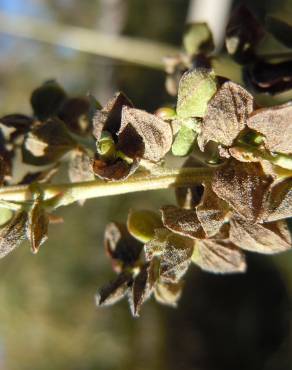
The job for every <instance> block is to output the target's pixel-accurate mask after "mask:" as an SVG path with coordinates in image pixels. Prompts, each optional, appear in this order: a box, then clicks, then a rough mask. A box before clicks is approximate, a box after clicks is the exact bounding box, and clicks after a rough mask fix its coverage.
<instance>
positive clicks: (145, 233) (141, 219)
mask: <svg viewBox="0 0 292 370" xmlns="http://www.w3.org/2000/svg"><path fill="white" fill-rule="evenodd" d="M162 226H163V225H162V221H161V218H160V217H159V215H158V214H157V213H155V212H153V211H149V210H139V211H133V210H131V211H130V213H129V216H128V221H127V227H128V230H129V233H130V234H131V235H132V236H133V237H134V238H136V239H137V240H139V241H141V242H142V243H147V242H148V241H149V240H151V239H153V238H154V236H155V233H154V231H155V229H158V228H161V227H162Z"/></svg>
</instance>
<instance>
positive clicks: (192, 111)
mask: <svg viewBox="0 0 292 370" xmlns="http://www.w3.org/2000/svg"><path fill="white" fill-rule="evenodd" d="M216 90H217V82H216V76H215V73H214V72H213V71H212V70H208V69H204V68H197V69H194V70H192V71H189V72H186V73H184V75H183V76H182V78H181V80H180V83H179V90H178V97H177V114H178V116H179V117H180V118H189V117H203V116H204V115H205V112H206V110H207V104H208V102H209V100H210V99H211V98H212V96H213V95H214V94H215V92H216Z"/></svg>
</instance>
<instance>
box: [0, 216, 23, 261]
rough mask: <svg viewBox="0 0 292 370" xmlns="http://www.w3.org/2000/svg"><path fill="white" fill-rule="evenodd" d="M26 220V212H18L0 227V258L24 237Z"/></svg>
mask: <svg viewBox="0 0 292 370" xmlns="http://www.w3.org/2000/svg"><path fill="white" fill-rule="evenodd" d="M26 222H27V214H26V212H18V213H16V214H15V215H14V217H13V218H12V219H11V220H10V222H9V223H8V224H6V225H4V226H3V227H1V228H0V258H3V257H5V256H6V255H7V254H8V253H10V252H12V251H13V250H14V249H15V248H16V247H17V246H18V245H19V244H20V243H21V242H22V241H23V240H24V239H25V236H26V233H25V229H26Z"/></svg>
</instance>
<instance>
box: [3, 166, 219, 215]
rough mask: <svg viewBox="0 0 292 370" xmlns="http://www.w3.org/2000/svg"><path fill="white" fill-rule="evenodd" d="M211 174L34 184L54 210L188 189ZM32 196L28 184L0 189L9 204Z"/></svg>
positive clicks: (189, 171)
mask: <svg viewBox="0 0 292 370" xmlns="http://www.w3.org/2000/svg"><path fill="white" fill-rule="evenodd" d="M213 171H214V169H213V168H182V169H175V170H169V169H163V170H160V172H159V173H156V174H155V175H149V173H148V172H147V173H137V174H134V175H132V176H131V177H130V178H129V179H127V180H125V181H120V182H107V181H102V180H95V181H88V182H78V183H64V184H38V191H41V192H42V196H43V199H44V200H45V201H48V204H49V202H50V201H51V202H52V204H54V208H57V207H60V206H64V205H68V204H70V203H73V202H76V201H78V200H85V199H90V198H98V197H104V196H110V195H117V194H126V193H133V192H138V191H146V190H157V189H167V188H169V187H185V186H191V185H194V184H198V183H202V182H203V181H206V180H209V179H210V177H211V176H212V173H213ZM33 197H34V192H33V187H32V186H30V185H22V186H7V187H3V188H0V201H5V202H13V203H16V202H30V201H32V200H33ZM54 199H55V203H54ZM52 204H51V205H52Z"/></svg>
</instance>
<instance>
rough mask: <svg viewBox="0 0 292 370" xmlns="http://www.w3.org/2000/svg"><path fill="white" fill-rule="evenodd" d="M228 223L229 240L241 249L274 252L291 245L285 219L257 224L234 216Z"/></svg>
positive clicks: (266, 252)
mask: <svg viewBox="0 0 292 370" xmlns="http://www.w3.org/2000/svg"><path fill="white" fill-rule="evenodd" d="M230 224H231V227H230V240H231V241H232V242H233V243H234V244H236V245H237V246H238V247H240V248H242V249H245V250H248V251H251V252H258V253H265V254H274V253H279V252H283V251H285V250H288V249H290V248H291V247H292V240H291V235H290V233H289V230H288V227H287V224H286V222H285V221H276V222H269V223H265V224H258V223H254V222H250V221H247V220H244V219H243V218H241V217H238V216H234V217H233V218H232V219H231V221H230Z"/></svg>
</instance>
